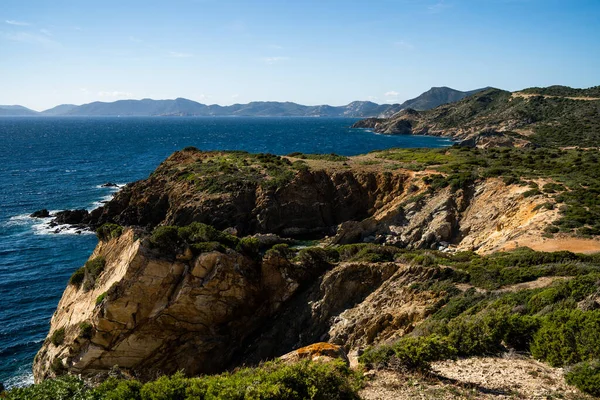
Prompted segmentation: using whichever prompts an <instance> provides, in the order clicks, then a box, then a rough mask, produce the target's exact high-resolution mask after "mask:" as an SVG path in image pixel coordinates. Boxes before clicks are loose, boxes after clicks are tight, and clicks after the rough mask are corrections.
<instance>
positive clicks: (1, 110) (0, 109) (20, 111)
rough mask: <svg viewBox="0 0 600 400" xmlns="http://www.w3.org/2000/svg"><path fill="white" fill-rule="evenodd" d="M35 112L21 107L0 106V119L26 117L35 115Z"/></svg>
mask: <svg viewBox="0 0 600 400" xmlns="http://www.w3.org/2000/svg"><path fill="white" fill-rule="evenodd" d="M37 114H38V112H37V111H33V110H30V109H29V108H26V107H23V106H2V105H0V117H27V116H34V115H37Z"/></svg>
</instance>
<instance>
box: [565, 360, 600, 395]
mask: <svg viewBox="0 0 600 400" xmlns="http://www.w3.org/2000/svg"><path fill="white" fill-rule="evenodd" d="M565 378H566V380H567V383H568V384H569V385H574V386H576V387H577V388H578V389H579V390H581V391H582V392H585V393H588V394H591V395H592V396H597V397H600V363H599V362H598V361H597V360H594V361H590V362H582V363H580V364H577V365H575V366H573V367H572V368H571V369H570V370H569V371H568V372H567V374H566V376H565Z"/></svg>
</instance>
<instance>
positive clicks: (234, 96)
mask: <svg viewBox="0 0 600 400" xmlns="http://www.w3.org/2000/svg"><path fill="white" fill-rule="evenodd" d="M238 97H240V95H239V94H237V93H236V94H232V95H231V98H232V99H237V98H238Z"/></svg>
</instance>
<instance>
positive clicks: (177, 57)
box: [0, 0, 600, 110]
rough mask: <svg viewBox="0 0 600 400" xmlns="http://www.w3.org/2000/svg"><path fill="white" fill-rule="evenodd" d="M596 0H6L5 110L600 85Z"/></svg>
mask: <svg viewBox="0 0 600 400" xmlns="http://www.w3.org/2000/svg"><path fill="white" fill-rule="evenodd" d="M599 43H600V1H599V0H395V1H394V0H370V1H338V0H329V1H328V0H319V1H312V0H309V1H298V0H297V1H287V0H278V1H275V0H273V1H229V0H218V1H217V0H170V1H152V0H145V1H138V0H133V1H128V0H120V1H114V0H103V1H87V0H53V1H48V0H2V4H1V7H0V104H21V105H25V106H27V107H31V108H33V109H37V110H42V109H45V108H49V107H52V106H54V105H57V104H62V103H74V104H82V103H88V102H92V101H96V100H100V101H114V100H118V99H125V98H134V99H141V98H146V97H149V98H154V99H166V98H176V97H185V98H189V99H192V100H196V101H199V102H202V103H208V104H214V103H217V104H233V103H246V102H249V101H254V100H274V101H294V102H298V103H302V104H332V105H342V104H347V103H349V102H351V101H353V100H372V101H375V102H378V103H390V102H401V101H403V100H406V99H408V98H412V97H415V96H417V95H418V94H420V93H421V92H423V91H425V90H427V89H429V88H430V87H432V86H450V87H453V88H456V89H460V90H469V89H474V88H478V87H483V86H494V87H499V88H503V89H507V90H518V89H522V88H524V87H529V86H548V85H552V84H564V85H569V86H574V87H589V86H595V85H599V84H600V74H599V71H600V44H599Z"/></svg>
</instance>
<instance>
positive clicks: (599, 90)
mask: <svg viewBox="0 0 600 400" xmlns="http://www.w3.org/2000/svg"><path fill="white" fill-rule="evenodd" d="M521 93H525V94H539V95H544V96H562V97H600V86H594V87H591V88H588V89H575V88H571V87H568V86H559V85H555V86H549V87H545V88H540V87H532V88H528V89H524V90H521Z"/></svg>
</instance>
